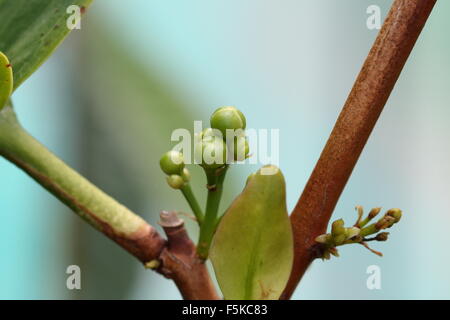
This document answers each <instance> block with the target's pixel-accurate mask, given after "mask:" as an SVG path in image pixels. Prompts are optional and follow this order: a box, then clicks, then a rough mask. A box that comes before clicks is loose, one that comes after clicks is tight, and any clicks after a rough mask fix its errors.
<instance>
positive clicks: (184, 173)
mask: <svg viewBox="0 0 450 320" xmlns="http://www.w3.org/2000/svg"><path fill="white" fill-rule="evenodd" d="M210 124H211V127H210V128H206V129H204V130H203V131H202V132H200V133H199V134H197V135H196V136H195V141H194V143H195V145H194V150H195V151H194V152H195V155H194V156H195V163H197V164H199V165H200V166H201V167H202V168H203V169H204V171H205V174H206V178H207V185H206V186H207V190H208V197H207V202H206V208H205V212H204V213H203V210H202V209H201V208H200V206H199V205H198V202H197V200H196V198H195V196H194V194H193V192H192V190H191V187H190V184H189V181H190V174H189V171H188V170H187V168H186V167H185V162H184V159H183V154H182V153H180V152H178V151H174V150H172V151H169V152H167V153H165V154H164V155H163V156H162V158H161V160H160V166H161V169H162V170H163V171H164V173H165V174H167V183H168V184H169V185H170V186H171V187H172V188H174V189H179V190H181V191H182V193H183V195H184V197H185V198H186V200H187V202H188V203H189V205H190V207H191V209H192V211H193V212H194V214H195V217H196V220H197V222H198V224H199V225H200V239H199V243H198V246H197V247H198V251H199V252H198V253H199V256H200V257H202V258H206V257H207V255H208V250H209V246H210V243H211V240H212V236H213V234H214V231H215V228H216V227H217V224H218V221H219V218H220V217H218V209H219V203H220V198H221V195H222V187H223V182H224V179H225V174H226V171H227V169H228V167H229V164H231V163H233V162H236V161H244V160H245V159H246V158H248V157H249V144H248V141H247V138H246V136H245V128H246V119H245V116H244V114H243V113H242V112H241V111H239V110H238V109H236V108H235V107H221V108H219V109H217V110H216V111H214V112H213V114H212V115H211V119H210Z"/></svg>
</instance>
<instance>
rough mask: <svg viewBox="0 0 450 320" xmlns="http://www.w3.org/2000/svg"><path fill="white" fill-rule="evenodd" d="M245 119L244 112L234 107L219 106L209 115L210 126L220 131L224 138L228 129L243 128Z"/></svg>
mask: <svg viewBox="0 0 450 320" xmlns="http://www.w3.org/2000/svg"><path fill="white" fill-rule="evenodd" d="M245 126H246V120H245V116H244V114H243V113H242V112H241V111H239V110H238V109H236V108H235V107H221V108H219V109H217V110H216V111H214V113H213V114H212V115H211V127H212V128H215V129H218V130H220V131H221V132H222V135H223V137H224V138H225V137H226V136H227V135H226V132H227V129H228V130H237V129H242V130H244V129H245Z"/></svg>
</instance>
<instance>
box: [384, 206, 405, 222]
mask: <svg viewBox="0 0 450 320" xmlns="http://www.w3.org/2000/svg"><path fill="white" fill-rule="evenodd" d="M386 214H387V215H388V216H390V217H392V218H394V219H395V223H397V222H399V221H400V219H401V218H402V210H400V209H397V208H395V209H389V210H388V211H387V212H386Z"/></svg>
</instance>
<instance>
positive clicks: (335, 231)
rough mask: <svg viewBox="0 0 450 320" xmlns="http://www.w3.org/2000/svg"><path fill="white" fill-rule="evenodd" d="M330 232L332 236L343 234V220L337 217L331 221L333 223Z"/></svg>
mask: <svg viewBox="0 0 450 320" xmlns="http://www.w3.org/2000/svg"><path fill="white" fill-rule="evenodd" d="M331 234H332V235H333V238H334V237H337V236H340V235H344V236H345V234H346V229H345V227H344V220H342V219H339V220H336V221H334V222H333V224H332V225H331Z"/></svg>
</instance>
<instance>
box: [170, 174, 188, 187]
mask: <svg viewBox="0 0 450 320" xmlns="http://www.w3.org/2000/svg"><path fill="white" fill-rule="evenodd" d="M167 183H168V184H169V186H171V187H172V188H174V189H181V188H182V187H183V186H184V180H183V178H182V177H181V176H179V175H177V174H172V175H170V176H168V177H167Z"/></svg>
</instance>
